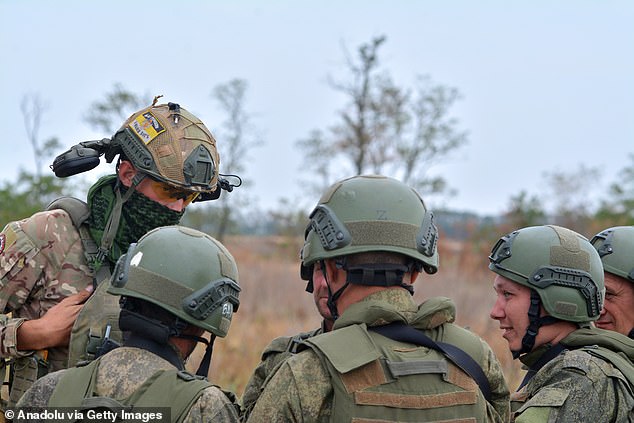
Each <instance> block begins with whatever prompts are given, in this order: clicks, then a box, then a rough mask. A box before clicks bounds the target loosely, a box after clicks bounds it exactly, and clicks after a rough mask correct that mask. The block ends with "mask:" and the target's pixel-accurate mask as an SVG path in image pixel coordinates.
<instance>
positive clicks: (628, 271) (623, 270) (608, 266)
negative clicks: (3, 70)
mask: <svg viewBox="0 0 634 423" xmlns="http://www.w3.org/2000/svg"><path fill="white" fill-rule="evenodd" d="M590 242H592V245H594V248H596V249H597V251H598V252H599V255H600V256H601V261H602V262H603V270H604V271H606V272H609V273H612V274H614V275H616V276H620V277H622V278H625V279H627V280H628V281H630V282H634V226H615V227H613V228H609V229H606V230H604V231H601V232H599V233H598V234H596V235H595V236H594V237H593V238H592V241H590Z"/></svg>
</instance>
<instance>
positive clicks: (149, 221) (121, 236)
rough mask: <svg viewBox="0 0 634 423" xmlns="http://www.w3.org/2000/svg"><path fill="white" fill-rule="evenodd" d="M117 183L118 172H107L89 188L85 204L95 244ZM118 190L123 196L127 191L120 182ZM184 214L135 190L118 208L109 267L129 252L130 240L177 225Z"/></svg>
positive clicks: (136, 239) (111, 207)
mask: <svg viewBox="0 0 634 423" xmlns="http://www.w3.org/2000/svg"><path fill="white" fill-rule="evenodd" d="M116 184H117V175H108V176H104V177H102V178H100V179H99V180H98V181H97V182H96V183H95V184H94V185H93V186H92V187H91V188H90V190H89V191H88V207H89V208H90V218H89V220H88V225H89V227H90V234H91V235H92V237H93V239H94V240H95V242H96V243H97V245H101V239H102V237H103V235H104V229H105V227H106V223H107V222H108V218H109V217H110V214H111V213H112V209H113V207H114V203H115V199H116V197H115V191H114V190H115V186H116ZM119 189H120V190H121V195H122V196H123V195H124V194H125V193H126V191H127V188H126V187H125V186H123V185H121V184H119ZM183 213H184V211H183V212H177V211H174V210H171V209H170V208H168V207H165V206H164V205H162V204H159V203H157V202H156V201H154V200H150V199H149V198H147V197H146V196H144V195H143V194H141V193H139V192H137V191H134V192H133V193H132V194H131V196H130V198H129V199H128V201H126V202H125V203H123V207H122V209H121V219H120V222H119V228H118V229H117V234H116V236H115V238H114V242H113V243H112V247H110V252H109V254H108V257H107V260H108V261H109V262H110V267H111V268H112V267H113V266H114V265H115V263H116V262H117V260H118V259H119V257H120V256H121V255H122V254H124V253H125V252H126V251H128V247H129V246H130V244H131V243H133V242H137V241H138V240H139V238H141V237H142V236H143V235H145V233H146V232H148V231H150V230H152V229H154V228H158V227H159V226H168V225H176V224H177V223H178V222H179V221H180V219H181V217H182V216H183Z"/></svg>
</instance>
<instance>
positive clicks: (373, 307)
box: [248, 289, 510, 422]
mask: <svg viewBox="0 0 634 423" xmlns="http://www.w3.org/2000/svg"><path fill="white" fill-rule="evenodd" d="M355 306H356V309H355V312H351V308H352V307H355ZM364 307H365V308H366V311H367V313H365V314H364V313H361V314H360V313H358V311H359V310H363V309H364ZM351 308H349V309H348V310H346V312H344V313H343V314H342V316H341V317H340V318H339V319H338V320H337V321H336V322H335V325H334V328H333V332H331V333H334V332H336V331H337V330H338V329H340V328H346V327H347V326H350V325H356V324H361V323H365V324H367V325H368V326H376V325H385V324H387V323H390V322H391V321H404V322H407V323H409V324H414V325H415V326H416V327H419V328H421V327H424V328H426V329H425V333H426V334H427V335H428V336H430V337H432V338H433V339H435V340H436V341H446V339H445V338H444V337H445V335H446V333H448V332H451V333H452V334H462V335H461V337H463V338H464V341H463V343H466V344H469V346H470V349H471V350H472V351H477V352H478V354H477V355H478V357H479V358H476V360H477V361H478V362H479V364H480V366H481V367H482V369H483V370H484V373H485V375H486V376H487V378H488V380H489V383H490V386H491V391H492V400H491V403H488V404H487V406H486V408H487V414H488V415H489V416H490V418H489V419H488V420H489V421H497V422H503V421H508V418H509V412H510V408H509V391H508V387H507V385H506V382H505V380H504V375H503V372H502V368H501V366H500V364H499V362H498V360H497V358H496V357H495V355H494V354H493V351H492V350H491V349H490V347H489V346H488V345H487V344H486V343H485V342H484V341H482V340H481V339H480V338H479V337H477V336H476V335H474V334H473V333H471V332H469V331H467V330H465V329H462V328H460V327H458V326H456V325H454V324H453V323H451V322H453V320H454V318H455V306H454V305H453V303H452V302H451V300H449V299H448V298H433V299H430V300H428V301H426V302H425V303H423V304H421V305H420V309H419V306H417V305H416V304H415V303H414V302H413V300H412V297H411V295H410V294H409V293H408V292H406V291H405V290H400V289H389V290H385V291H381V292H378V293H375V294H372V295H370V296H368V297H366V298H365V299H364V300H362V301H361V302H360V303H357V304H355V305H353V306H351ZM363 316H365V318H363ZM414 320H415V321H414ZM328 335H329V334H323V335H319V337H323V336H328ZM311 339H316V338H311ZM418 348H421V349H422V348H425V347H416V346H413V347H410V348H409V349H411V350H414V349H418ZM474 358H475V357H474ZM474 385H475V384H474ZM475 389H477V388H475ZM333 398H334V391H333V383H332V381H331V379H330V374H329V372H328V370H327V365H326V364H325V363H324V362H323V361H322V360H321V359H320V357H319V356H318V355H317V354H316V353H315V351H313V350H312V349H307V350H304V351H301V352H300V353H298V354H295V355H293V356H292V357H290V358H288V359H286V360H285V361H284V362H283V363H282V364H281V366H279V368H278V369H277V371H276V372H275V374H274V375H273V376H272V377H271V378H270V379H269V380H268V381H267V383H266V385H265V387H264V390H263V391H262V393H261V395H260V397H259V399H258V400H257V403H256V404H255V407H254V408H253V411H252V413H251V415H250V416H249V419H248V421H249V422H327V421H331V416H332V415H333ZM377 418H379V417H377ZM473 421H475V420H473Z"/></svg>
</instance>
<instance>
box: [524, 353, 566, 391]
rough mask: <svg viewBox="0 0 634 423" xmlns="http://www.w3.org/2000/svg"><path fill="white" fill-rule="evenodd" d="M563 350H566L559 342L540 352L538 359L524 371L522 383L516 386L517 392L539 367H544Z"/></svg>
mask: <svg viewBox="0 0 634 423" xmlns="http://www.w3.org/2000/svg"><path fill="white" fill-rule="evenodd" d="M565 350H566V347H564V346H563V345H561V344H557V345H554V346H552V347H550V348H549V349H548V350H546V352H545V353H544V354H542V356H541V357H540V358H539V360H537V361H536V362H535V364H533V365H532V366H531V367H530V368H529V369H528V372H526V376H524V379H523V380H522V383H520V386H519V387H518V388H517V391H518V392H519V391H520V390H521V389H522V388H523V387H524V386H525V385H526V384H527V383H528V382H529V381H530V380H531V379H532V378H533V376H535V374H537V372H538V371H539V369H541V368H542V367H544V366H545V365H546V364H547V363H548V362H549V361H550V360H552V359H553V358H555V357H557V356H558V355H559V354H561V353H562V352H564V351H565Z"/></svg>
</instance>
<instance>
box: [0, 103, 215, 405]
mask: <svg viewBox="0 0 634 423" xmlns="http://www.w3.org/2000/svg"><path fill="white" fill-rule="evenodd" d="M156 100H157V99H155V100H154V104H153V105H152V106H151V107H148V108H145V109H143V110H140V111H139V112H136V113H134V114H133V115H132V116H131V117H130V118H128V119H127V120H126V122H125V123H124V124H123V126H122V127H121V129H119V130H118V131H117V132H116V133H115V134H114V136H113V137H112V139H107V138H106V139H103V140H101V141H87V142H83V143H80V144H78V145H76V146H74V147H72V148H71V149H69V150H68V151H67V152H65V153H63V154H61V155H60V156H58V157H57V158H56V159H55V161H54V163H53V165H52V168H53V170H54V171H55V173H56V175H57V176H60V177H65V176H70V175H73V174H76V173H80V172H83V171H86V170H89V169H92V168H93V167H95V166H97V165H98V164H99V160H100V159H99V158H100V156H101V155H105V157H106V160H107V161H108V162H112V160H113V159H114V157H115V156H118V157H119V158H118V162H117V167H116V171H117V172H116V174H115V175H108V176H104V177H102V178H101V179H99V180H98V181H97V182H96V183H95V184H94V185H93V186H92V187H91V188H90V190H89V192H88V199H87V204H86V203H84V202H82V201H80V200H77V199H73V198H70V197H66V198H62V199H59V200H56V201H54V202H53V203H52V204H51V206H49V208H48V210H47V211H43V212H40V213H36V214H35V215H33V216H31V217H29V218H26V219H24V220H21V221H16V222H11V223H9V224H7V225H6V226H5V228H4V229H3V231H2V233H0V311H2V312H4V313H11V318H9V317H8V316H6V315H3V316H2V318H1V319H0V359H2V362H3V363H4V362H5V360H7V359H10V360H11V362H12V374H11V380H12V381H13V384H12V386H11V394H10V401H9V403H10V404H15V402H17V400H18V399H19V397H20V395H21V394H22V393H23V392H24V391H25V390H26V389H27V388H28V387H29V386H30V383H31V382H32V381H33V380H34V379H36V378H37V377H41V376H42V375H43V374H45V373H46V372H47V371H55V370H59V369H62V368H65V367H67V363H68V362H69V361H70V363H71V365H73V364H75V363H76V362H77V361H79V360H80V359H92V358H94V356H95V354H96V353H97V351H98V349H99V347H100V346H101V345H102V341H103V336H104V333H105V330H106V329H105V328H106V327H109V329H108V330H109V331H110V333H111V337H113V338H116V337H117V335H119V332H118V331H117V330H116V321H117V315H118V304H117V299H116V297H114V296H108V297H111V298H110V299H109V300H104V299H103V298H104V297H105V296H104V295H101V294H103V293H104V292H105V289H101V290H99V289H97V291H96V292H95V295H93V296H92V297H91V300H89V301H88V303H87V304H86V306H85V307H84V309H83V310H82V311H81V316H87V318H86V319H84V318H81V316H80V318H77V319H76V317H77V315H78V313H80V309H81V308H82V305H81V304H82V302H83V301H85V300H86V298H87V297H88V295H90V290H92V287H93V286H98V285H97V283H98V282H100V281H101V280H104V279H106V278H107V277H108V275H109V272H110V270H111V269H112V267H113V266H114V264H115V263H116V261H117V259H118V258H119V256H120V255H121V254H122V252H124V251H126V249H127V247H128V246H129V244H130V243H131V242H135V241H136V240H137V239H138V238H139V237H141V236H142V235H143V234H144V233H146V232H147V231H148V230H150V229H152V228H155V227H158V226H163V225H171V224H176V223H178V222H179V220H180V218H181V217H182V215H183V213H184V210H185V207H186V206H187V205H188V204H189V203H190V202H192V201H194V200H206V199H211V198H214V197H215V198H217V197H218V194H219V192H220V190H219V189H218V187H219V185H220V184H219V182H218V181H219V177H218V165H219V157H218V152H217V151H216V141H215V139H214V138H213V136H212V135H211V133H210V132H209V130H208V129H207V128H206V127H205V125H204V124H203V123H202V122H201V121H200V120H199V119H198V118H196V117H195V116H193V115H192V114H191V113H189V112H188V111H186V110H185V109H182V108H181V107H180V106H179V105H178V104H174V103H168V104H159V105H156ZM104 285H107V284H104ZM86 288H88V291H84V290H85V289H86ZM97 294H100V295H97ZM91 304H92V305H93V306H91ZM97 312H99V313H97ZM100 313H101V314H100ZM80 322H83V323H82V324H80ZM73 325H75V327H74V328H73ZM71 328H73V329H72V331H73V336H72V338H73V341H72V342H70V345H71V348H70V358H69V347H68V346H69V339H70V338H71ZM110 329H112V330H110ZM16 369H18V371H17V372H16Z"/></svg>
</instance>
